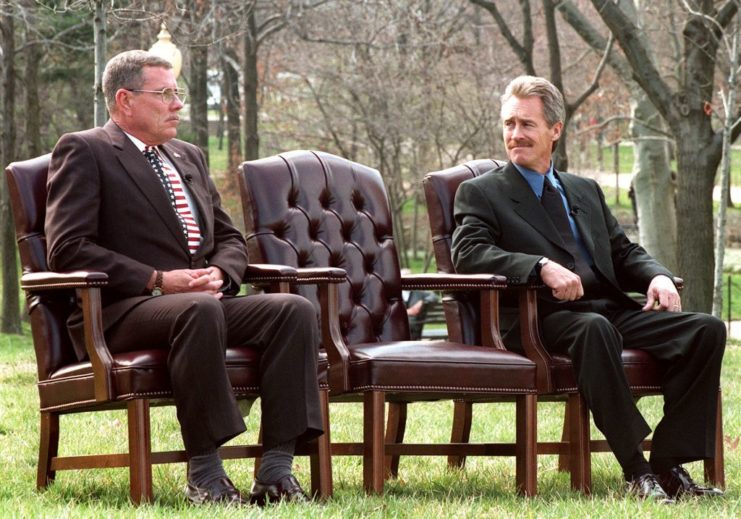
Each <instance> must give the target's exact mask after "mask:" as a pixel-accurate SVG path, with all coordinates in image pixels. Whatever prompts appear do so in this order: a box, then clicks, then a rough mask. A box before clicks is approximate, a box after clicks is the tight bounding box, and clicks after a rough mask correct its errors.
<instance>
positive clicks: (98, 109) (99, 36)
mask: <svg viewBox="0 0 741 519" xmlns="http://www.w3.org/2000/svg"><path fill="white" fill-rule="evenodd" d="M106 37H107V34H106V3H105V2H104V1H103V0H96V1H95V15H94V16H93V39H94V40H95V85H93V88H94V91H95V101H94V106H95V112H94V114H95V117H94V124H95V126H103V125H104V124H105V122H106V119H107V118H108V111H107V110H106V106H105V98H104V96H103V70H104V69H105V64H106V43H107V42H106Z"/></svg>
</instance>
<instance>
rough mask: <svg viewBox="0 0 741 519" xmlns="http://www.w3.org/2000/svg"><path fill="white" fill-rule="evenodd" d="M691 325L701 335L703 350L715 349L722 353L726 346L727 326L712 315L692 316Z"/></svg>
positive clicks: (697, 314)
mask: <svg viewBox="0 0 741 519" xmlns="http://www.w3.org/2000/svg"><path fill="white" fill-rule="evenodd" d="M690 320H691V323H692V324H693V325H694V326H695V329H696V330H698V331H699V332H700V333H699V335H700V337H701V340H702V343H703V345H702V346H703V348H715V349H718V350H720V351H723V350H725V346H726V334H727V332H726V324H725V323H724V322H723V321H721V320H720V319H718V318H717V317H715V316H713V315H710V314H702V313H695V314H691V317H690Z"/></svg>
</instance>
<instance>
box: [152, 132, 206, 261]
mask: <svg viewBox="0 0 741 519" xmlns="http://www.w3.org/2000/svg"><path fill="white" fill-rule="evenodd" d="M144 156H145V157H146V158H147V160H148V161H149V164H150V165H151V166H152V169H154V172H155V173H157V177H158V178H159V179H160V182H162V186H163V187H164V188H165V191H166V192H167V197H168V198H169V200H170V203H171V204H172V207H173V209H174V210H175V214H176V215H177V217H178V220H179V221H180V226H181V227H182V229H183V235H185V239H186V240H187V242H188V250H189V251H190V253H191V254H195V253H196V251H197V250H198V247H199V246H200V245H201V229H200V227H198V222H196V219H195V217H194V216H193V213H192V212H191V210H190V206H189V205H188V201H187V199H186V198H185V191H184V190H183V182H182V181H181V180H180V175H178V172H177V171H174V170H173V169H172V168H171V167H170V166H169V165H167V164H165V162H164V161H163V160H162V157H160V154H159V151H158V150H157V147H156V146H146V147H145V148H144Z"/></svg>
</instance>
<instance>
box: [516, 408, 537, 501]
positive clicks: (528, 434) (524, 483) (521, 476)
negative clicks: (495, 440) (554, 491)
mask: <svg viewBox="0 0 741 519" xmlns="http://www.w3.org/2000/svg"><path fill="white" fill-rule="evenodd" d="M516 406H517V411H516V414H517V417H516V428H517V445H516V455H515V456H516V480H517V491H518V492H520V493H521V494H523V495H525V496H528V497H530V496H534V495H535V494H536V493H537V491H538V479H537V478H538V445H537V442H538V397H537V395H534V394H532V395H519V396H518V397H517V404H516Z"/></svg>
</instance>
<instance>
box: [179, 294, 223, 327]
mask: <svg viewBox="0 0 741 519" xmlns="http://www.w3.org/2000/svg"><path fill="white" fill-rule="evenodd" d="M180 304H181V305H182V311H181V312H180V317H181V319H184V320H185V321H187V322H189V323H195V324H198V325H199V326H203V325H205V326H208V325H213V324H216V323H223V322H224V308H223V306H222V305H221V302H220V301H219V300H218V299H216V298H215V297H214V296H212V295H210V294H206V293H202V292H193V293H192V294H188V297H187V298H183V300H182V301H181V302H180Z"/></svg>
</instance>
